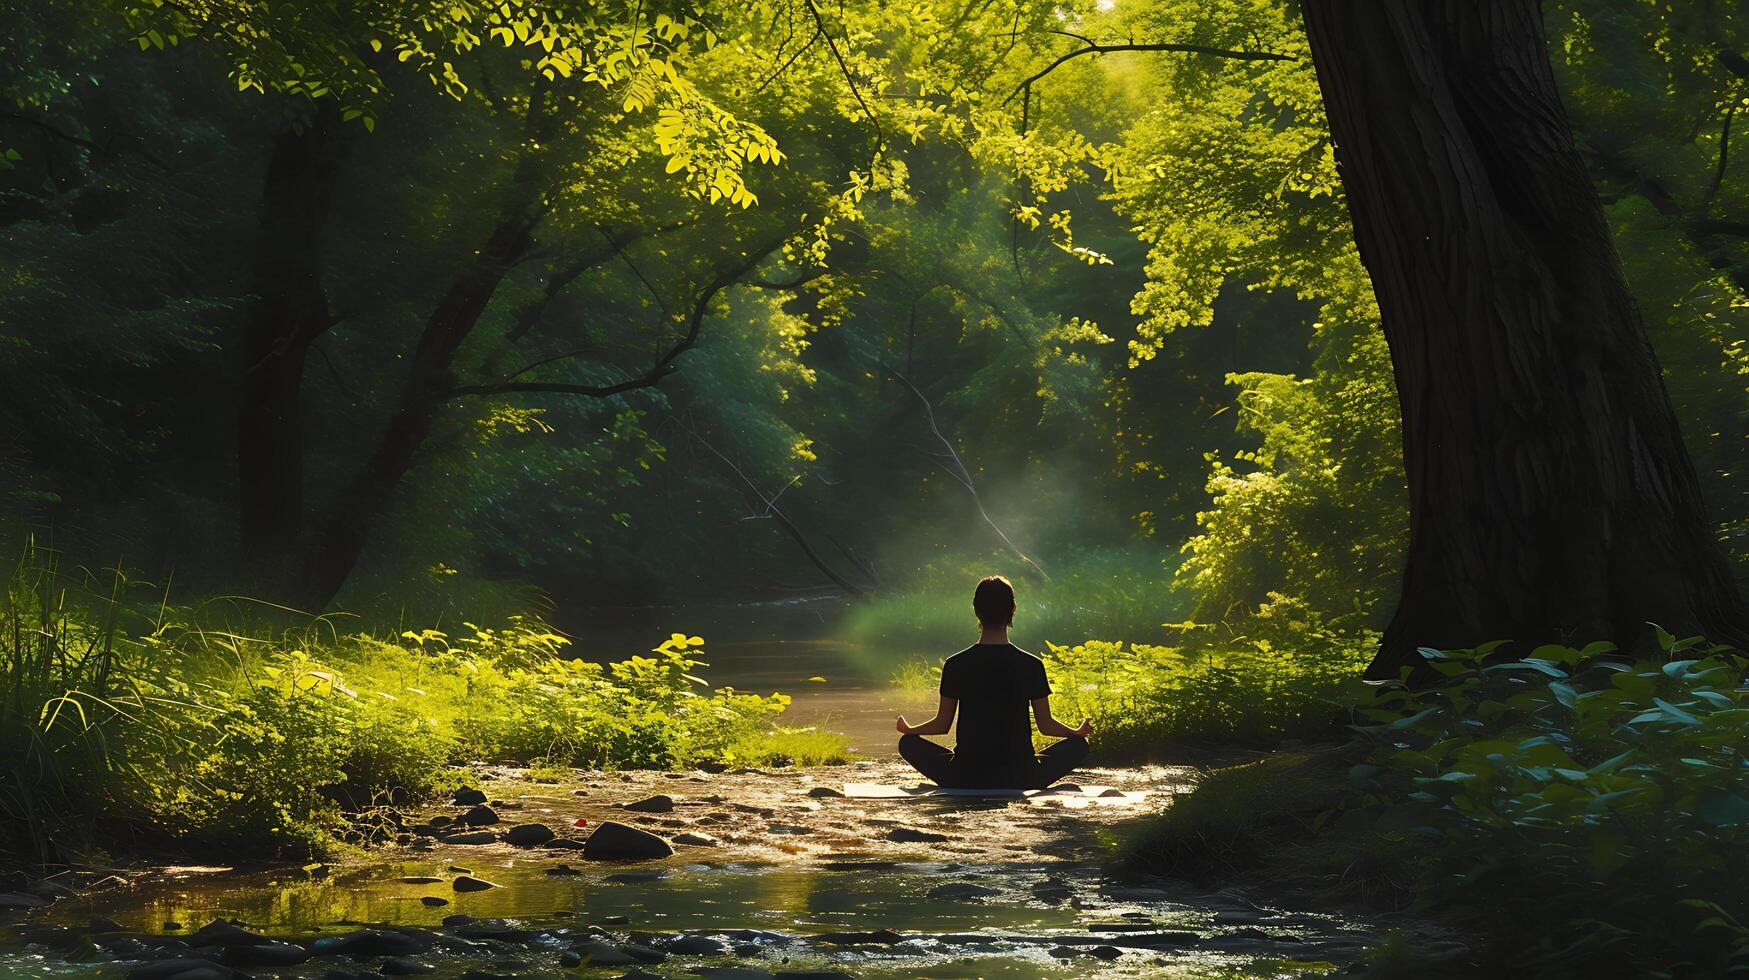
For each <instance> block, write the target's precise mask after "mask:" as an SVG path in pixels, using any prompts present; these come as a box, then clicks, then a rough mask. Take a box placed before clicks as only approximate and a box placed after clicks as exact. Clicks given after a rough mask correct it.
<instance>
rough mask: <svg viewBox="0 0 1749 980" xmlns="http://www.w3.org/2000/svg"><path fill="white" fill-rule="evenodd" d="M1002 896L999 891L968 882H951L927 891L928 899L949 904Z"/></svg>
mask: <svg viewBox="0 0 1749 980" xmlns="http://www.w3.org/2000/svg"><path fill="white" fill-rule="evenodd" d="M1000 894H1002V893H1001V892H1000V891H998V890H996V889H994V888H990V887H987V886H985V885H977V884H973V883H972V882H969V881H953V882H949V883H947V884H945V885H937V886H936V887H934V888H931V889H930V890H929V897H930V898H934V899H940V900H944V901H949V902H975V901H978V900H979V899H985V898H990V897H992V896H995V895H1000Z"/></svg>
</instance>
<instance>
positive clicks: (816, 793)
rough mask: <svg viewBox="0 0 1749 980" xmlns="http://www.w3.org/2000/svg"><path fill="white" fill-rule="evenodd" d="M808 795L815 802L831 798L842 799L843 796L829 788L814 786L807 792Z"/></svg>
mask: <svg viewBox="0 0 1749 980" xmlns="http://www.w3.org/2000/svg"><path fill="white" fill-rule="evenodd" d="M808 795H809V796H811V797H813V798H814V799H816V800H825V799H831V798H833V797H842V796H843V795H844V794H843V793H840V792H838V791H837V790H835V789H833V788H832V787H830V786H816V787H814V788H813V789H811V790H808Z"/></svg>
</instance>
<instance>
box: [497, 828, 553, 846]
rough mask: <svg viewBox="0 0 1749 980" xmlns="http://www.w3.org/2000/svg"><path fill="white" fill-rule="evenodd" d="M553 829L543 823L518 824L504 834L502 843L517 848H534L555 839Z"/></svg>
mask: <svg viewBox="0 0 1749 980" xmlns="http://www.w3.org/2000/svg"><path fill="white" fill-rule="evenodd" d="M557 836H558V835H557V834H555V833H553V829H552V828H551V827H548V826H547V825H546V824H544V823H519V824H517V825H516V826H514V827H512V828H510V829H509V830H506V831H505V832H504V843H506V844H514V845H516V846H517V847H534V846H535V845H537V844H545V843H546V842H547V841H550V840H552V839H554V838H555V837H557Z"/></svg>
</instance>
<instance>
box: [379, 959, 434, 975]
mask: <svg viewBox="0 0 1749 980" xmlns="http://www.w3.org/2000/svg"><path fill="white" fill-rule="evenodd" d="M377 969H378V970H379V971H381V972H382V973H383V974H384V975H385V976H391V977H416V976H419V975H421V974H425V973H436V972H437V967H435V966H432V965H431V964H430V963H421V962H420V961H418V960H412V959H408V958H407V957H405V956H396V957H392V958H390V959H387V960H384V961H383V965H382V966H379V967H377Z"/></svg>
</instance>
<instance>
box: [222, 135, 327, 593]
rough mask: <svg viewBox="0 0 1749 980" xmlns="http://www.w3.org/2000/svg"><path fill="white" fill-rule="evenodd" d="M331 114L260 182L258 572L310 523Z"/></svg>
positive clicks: (243, 465) (250, 557) (251, 515)
mask: <svg viewBox="0 0 1749 980" xmlns="http://www.w3.org/2000/svg"><path fill="white" fill-rule="evenodd" d="M331 116H337V113H335V112H334V111H332V109H331V108H330V107H329V106H327V104H326V103H324V104H323V105H322V106H321V107H319V108H318V109H317V110H316V113H315V118H314V119H313V120H311V121H310V122H309V123H308V124H307V125H305V126H303V127H302V128H299V129H295V130H293V129H288V130H286V131H285V132H284V133H282V134H281V135H280V137H279V139H278V140H277V142H276V143H275V144H274V149H273V154H272V156H271V158H270V159H269V161H268V166H267V174H266V177H265V180H264V183H263V187H262V194H261V212H260V218H259V221H260V227H259V231H258V235H257V245H256V253H255V260H254V273H253V279H254V284H253V290H252V291H253V292H254V294H255V299H254V301H253V302H252V303H251V304H250V306H249V310H248V314H247V317H246V319H245V321H244V325H243V343H242V349H243V365H242V373H241V376H240V377H239V379H238V382H239V383H238V389H237V493H238V498H237V499H238V521H239V530H240V537H241V545H242V549H243V559H244V563H245V565H246V566H247V567H250V568H253V569H273V568H284V567H288V566H289V564H290V563H289V561H288V559H289V558H290V555H291V552H292V551H293V550H295V548H296V547H297V544H298V535H299V532H300V530H301V528H302V518H303V506H304V505H303V483H304V473H303V425H302V418H301V414H302V413H301V408H300V404H299V402H300V392H301V389H302V386H303V377H304V363H305V360H306V358H307V357H308V354H309V348H310V344H311V342H312V341H314V340H315V339H316V338H317V337H319V336H321V335H322V334H323V333H324V332H325V331H327V330H328V328H329V327H331V326H333V324H334V319H333V317H332V316H331V315H330V314H329V312H328V298H327V294H326V292H325V291H324V290H323V287H322V258H323V237H324V236H323V231H324V228H325V226H326V224H327V219H328V212H329V210H330V202H331V198H332V194H331V187H332V183H333V172H334V159H333V152H334V151H333V146H332V142H333V140H332V135H331V129H332V128H333V126H334V125H335V124H336V120H335V119H332V118H330V117H331ZM256 584H257V585H262V586H271V585H273V584H274V583H269V582H258V583H256Z"/></svg>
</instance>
